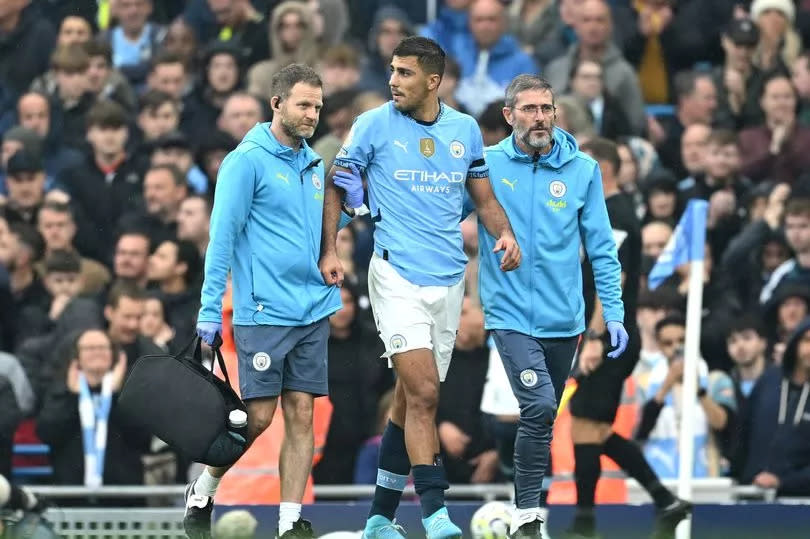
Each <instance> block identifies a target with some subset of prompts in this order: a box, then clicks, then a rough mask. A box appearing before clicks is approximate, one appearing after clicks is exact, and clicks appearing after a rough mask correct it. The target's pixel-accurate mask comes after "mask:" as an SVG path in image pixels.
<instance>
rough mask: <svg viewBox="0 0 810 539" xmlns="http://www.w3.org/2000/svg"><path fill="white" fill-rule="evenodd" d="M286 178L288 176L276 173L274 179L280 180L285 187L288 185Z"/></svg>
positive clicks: (288, 181)
mask: <svg viewBox="0 0 810 539" xmlns="http://www.w3.org/2000/svg"><path fill="white" fill-rule="evenodd" d="M288 176H289V174H282V173H281V172H276V178H278V179H279V180H282V181H283V182H284V183H286V184H287V185H289V184H290V180H289V178H288Z"/></svg>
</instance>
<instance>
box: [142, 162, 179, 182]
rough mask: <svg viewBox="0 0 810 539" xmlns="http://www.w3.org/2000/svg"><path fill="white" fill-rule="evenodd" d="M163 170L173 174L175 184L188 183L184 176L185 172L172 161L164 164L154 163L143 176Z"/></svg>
mask: <svg viewBox="0 0 810 539" xmlns="http://www.w3.org/2000/svg"><path fill="white" fill-rule="evenodd" d="M161 170H165V171H166V172H168V173H169V174H171V176H172V180H174V184H175V185H177V186H178V187H179V186H181V185H186V183H187V182H186V178H185V176H183V173H182V172H180V169H179V168H177V166H176V165H172V164H171V163H165V164H162V165H152V166H151V167H149V170H147V171H146V174H144V175H143V177H144V178H146V175H147V174H149V173H150V172H156V171H161Z"/></svg>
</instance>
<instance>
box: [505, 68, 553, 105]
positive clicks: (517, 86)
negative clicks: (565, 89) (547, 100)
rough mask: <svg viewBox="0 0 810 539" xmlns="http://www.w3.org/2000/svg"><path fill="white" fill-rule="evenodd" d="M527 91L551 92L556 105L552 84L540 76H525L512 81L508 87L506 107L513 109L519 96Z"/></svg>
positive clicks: (519, 76)
mask: <svg viewBox="0 0 810 539" xmlns="http://www.w3.org/2000/svg"><path fill="white" fill-rule="evenodd" d="M526 90H545V91H547V92H550V93H551V102H552V103H554V89H553V88H552V87H551V83H550V82H548V81H547V80H546V79H544V78H543V77H541V76H539V75H527V74H523V75H518V76H517V77H515V78H514V79H512V82H510V83H509V86H507V87H506V97H505V98H504V101H505V102H506V106H507V107H509V108H513V107H514V106H515V102H516V101H517V95H518V94H519V93H520V92H525V91H526Z"/></svg>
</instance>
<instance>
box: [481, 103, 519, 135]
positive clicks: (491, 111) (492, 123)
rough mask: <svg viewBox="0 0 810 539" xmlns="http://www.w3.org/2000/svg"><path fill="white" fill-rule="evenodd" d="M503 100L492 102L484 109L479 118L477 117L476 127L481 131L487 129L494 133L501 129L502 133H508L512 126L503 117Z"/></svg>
mask: <svg viewBox="0 0 810 539" xmlns="http://www.w3.org/2000/svg"><path fill="white" fill-rule="evenodd" d="M503 107H504V102H503V100H499V101H493V102H492V103H490V104H489V105H487V107H486V108H485V109H484V112H482V113H481V116H479V117H478V126H479V127H481V128H482V129H489V130H490V131H495V130H496V129H503V130H504V132H506V133H510V132H511V131H512V126H511V125H509V123H508V122H507V121H506V118H504V117H503Z"/></svg>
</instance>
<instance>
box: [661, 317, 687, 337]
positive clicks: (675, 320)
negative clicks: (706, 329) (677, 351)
mask: <svg viewBox="0 0 810 539" xmlns="http://www.w3.org/2000/svg"><path fill="white" fill-rule="evenodd" d="M667 326H680V327H682V328H685V327H686V319H685V318H684V317H683V315H682V314H681V313H673V314H670V315H668V316H665V317H664V318H662V319H661V320H659V321H658V322H656V323H655V337H656V338H658V335H659V334H660V333H661V330H662V329H664V328H665V327H667Z"/></svg>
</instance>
